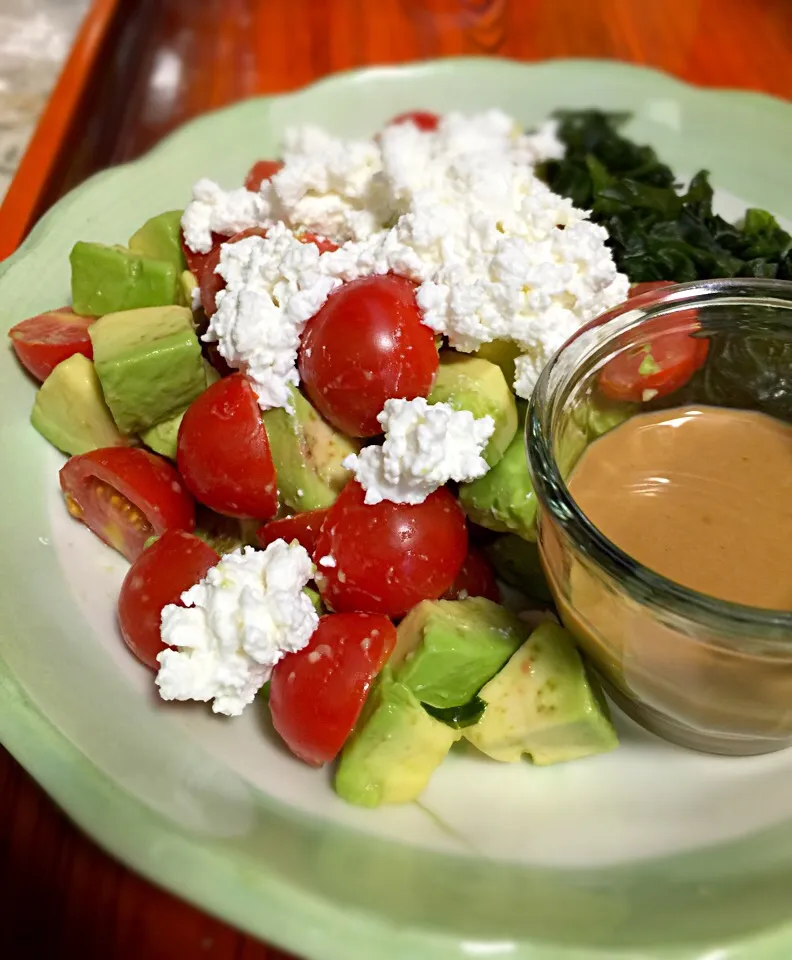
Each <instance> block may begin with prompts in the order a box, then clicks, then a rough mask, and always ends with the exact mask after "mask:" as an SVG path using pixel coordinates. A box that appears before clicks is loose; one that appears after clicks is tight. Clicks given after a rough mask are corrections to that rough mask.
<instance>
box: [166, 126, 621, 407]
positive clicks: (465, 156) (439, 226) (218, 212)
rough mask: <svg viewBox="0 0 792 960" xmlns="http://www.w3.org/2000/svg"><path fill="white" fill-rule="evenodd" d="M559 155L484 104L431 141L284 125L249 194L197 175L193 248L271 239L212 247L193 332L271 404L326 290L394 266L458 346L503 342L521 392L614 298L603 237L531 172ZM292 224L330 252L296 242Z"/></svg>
mask: <svg viewBox="0 0 792 960" xmlns="http://www.w3.org/2000/svg"><path fill="white" fill-rule="evenodd" d="M562 153H563V148H562V145H561V144H560V142H559V141H558V139H557V137H556V135H555V127H554V126H553V124H552V123H551V124H547V125H545V126H544V127H543V128H541V129H540V130H539V131H538V132H537V133H534V134H521V133H519V131H518V130H517V128H516V125H515V123H514V121H513V120H512V119H511V118H510V117H508V116H507V115H506V114H504V113H502V112H501V111H498V110H490V111H488V112H486V113H483V114H478V115H475V116H469V117H468V116H463V115H462V114H459V113H451V114H448V115H447V116H445V117H443V118H442V119H441V121H440V124H439V127H438V129H437V130H436V131H434V132H426V131H421V130H419V129H418V128H417V127H415V126H414V125H413V124H409V123H407V124H396V125H391V126H388V127H386V128H385V129H384V130H382V131H381V133H380V134H379V136H378V138H377V140H372V141H358V140H351V141H345V140H340V139H338V138H334V137H331V136H329V135H328V134H326V133H324V132H323V131H321V130H318V129H316V128H314V127H302V128H297V129H295V130H293V131H289V132H288V133H287V135H286V138H285V147H284V152H283V156H284V166H283V169H282V170H281V171H280V172H278V173H277V174H275V175H274V176H273V178H272V180H271V181H269V182H267V183H265V184H263V185H262V188H261V191H260V192H259V193H258V194H249V193H248V192H247V191H244V190H243V191H239V190H235V191H231V192H229V193H228V194H223V192H222V191H221V190H220V188H219V187H217V186H216V185H214V184H211V183H210V182H208V181H200V182H199V183H198V184H196V187H195V189H194V199H193V202H192V203H191V204H189V205H188V208H187V210H186V211H185V214H184V218H183V225H184V230H185V237H186V240H187V242H188V244H190V245H191V246H193V247H194V248H195V249H201V250H202V249H205V248H206V246H207V244H208V243H210V241H211V237H210V233H211V231H212V230H215V231H216V232H220V233H224V232H230V231H231V230H234V231H236V230H241V229H244V228H246V227H250V226H256V225H260V226H265V227H267V229H268V232H269V236H268V237H267V239H266V240H265V241H261V240H258V241H255V242H254V241H253V240H252V239H251V240H250V241H242V242H240V243H238V244H234V245H232V246H230V247H229V246H226V247H225V248H224V249H223V254H222V257H221V263H220V266H219V267H218V271H219V272H220V273H221V274H222V275H223V277H224V278H225V279H226V280H227V281H228V290H227V291H226V292H224V293H221V294H219V295H218V298H217V302H218V304H219V309H218V312H217V314H216V315H215V317H213V318H212V321H211V324H210V327H209V332H208V334H207V335H206V338H207V339H208V340H217V342H218V344H219V349H220V353H221V354H222V355H223V356H224V357H225V359H226V360H227V361H228V362H229V363H230V364H231V365H232V366H236V367H240V368H242V369H244V370H246V371H247V372H248V374H249V376H250V377H251V380H252V381H253V384H254V386H255V388H256V391H257V393H258V396H259V402H260V404H261V406H262V407H263V408H264V409H266V408H267V407H270V406H284V405H286V404H287V403H288V385H289V384H295V383H297V382H298V375H297V370H296V365H295V361H296V354H297V347H298V343H299V336H300V333H301V331H302V328H303V326H304V324H305V322H306V321H307V320H308V319H310V317H311V316H312V315H313V314H314V313H315V312H316V311H317V310H318V309H319V308H320V307H321V305H322V303H324V301H325V299H326V298H327V296H328V295H329V294H330V292H331V291H332V289H333V288H334V287H335V286H337V285H338V283H340V282H348V281H351V280H355V279H357V278H360V277H366V276H372V275H378V274H379V275H381V274H385V273H389V272H392V273H396V274H399V275H401V276H406V277H408V278H409V279H411V280H413V281H415V282H416V283H417V284H418V285H419V287H418V290H417V299H418V304H419V306H420V308H421V311H422V314H423V322H424V323H425V324H426V325H427V326H429V327H430V328H431V329H432V330H434V331H435V332H437V333H440V334H443V335H444V336H446V337H447V338H448V342H449V344H450V346H452V347H454V348H456V349H457V350H460V351H462V352H466V353H469V352H473V351H475V350H477V349H478V348H479V347H480V346H481V345H482V344H484V343H488V342H490V341H492V340H504V339H505V340H511V341H514V342H515V343H517V344H518V345H519V346H520V347H521V349H522V351H523V356H522V357H521V359H520V361H519V362H518V376H517V379H516V383H515V389H516V391H517V393H518V394H520V395H521V396H524V397H528V396H530V393H531V391H532V389H533V385H534V383H535V381H536V377H537V376H538V372H539V370H541V368H542V366H543V365H544V364H545V363H546V361H547V360H548V359H549V357H550V355H551V354H552V353H553V352H554V350H555V349H556V348H557V347H558V346H560V345H561V343H563V342H564V340H566V339H567V337H568V336H570V334H572V333H573V332H574V331H575V330H576V329H578V328H579V327H580V326H581V325H582V324H583V323H586V322H587V321H589V320H590V319H592V318H593V317H595V316H597V315H598V314H600V313H602V312H604V311H605V310H608V309H610V308H611V307H613V306H615V305H616V304H617V303H619V302H621V301H622V300H624V299H625V297H626V295H627V290H628V282H627V278H626V277H625V276H623V275H622V274H619V273H618V272H617V270H616V266H615V264H614V262H613V258H612V256H611V253H610V250H609V249H608V247H607V246H606V240H607V233H606V231H605V230H604V229H603V228H602V227H600V226H597V225H595V224H592V223H591V222H590V221H589V220H588V219H587V218H588V214H587V213H586V212H585V211H583V210H578V209H576V208H575V207H574V206H573V205H572V203H571V201H569V200H568V199H566V198H563V197H560V196H558V195H556V194H554V193H553V192H552V191H551V190H550V189H549V188H548V187H547V186H546V185H545V184H544V183H543V182H542V181H541V180H539V179H538V177H537V176H536V175H535V173H534V165H535V164H536V163H537V162H539V161H540V160H543V159H547V158H548V157H557V156H560V155H561V154H562ZM246 194H247V196H245V195H246ZM246 217H247V219H245V218H246ZM302 228H308V229H310V230H312V231H314V232H317V233H320V234H323V235H326V236H329V237H330V238H331V239H333V240H335V241H336V242H338V243H340V244H341V246H340V249H338V250H337V251H333V252H329V253H325V254H322V255H320V254H319V253H318V250H317V249H316V247H315V246H314V245H312V244H300V243H299V241H298V240H297V239H296V238H295V237H294V232H295V231H296V230H299V229H302ZM270 241H271V243H270ZM246 244H247V246H245V245H246ZM300 247H301V248H302V249H299V248H300ZM240 248H241V249H240Z"/></svg>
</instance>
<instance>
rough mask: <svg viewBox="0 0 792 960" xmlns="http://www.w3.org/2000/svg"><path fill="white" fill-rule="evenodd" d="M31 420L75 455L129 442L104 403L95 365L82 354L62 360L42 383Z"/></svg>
mask: <svg viewBox="0 0 792 960" xmlns="http://www.w3.org/2000/svg"><path fill="white" fill-rule="evenodd" d="M30 422H31V423H32V424H33V426H34V427H35V428H36V430H38V432H39V433H40V434H41V435H42V437H44V438H45V439H46V440H49V442H50V443H51V444H52V445H53V446H55V447H57V448H58V450H62V451H63V452H64V453H68V454H71V455H72V456H74V455H75V454H78V453H88V452H89V451H90V450H98V449H100V448H101V447H120V446H123V445H124V444H126V442H127V438H126V437H124V436H123V435H122V434H121V433H120V431H119V430H118V428H117V427H116V425H115V423H114V421H113V417H112V415H111V414H110V410H109V409H108V407H107V404H106V403H105V400H104V397H103V396H102V387H101V384H100V383H99V378H98V377H97V375H96V370H94V365H93V364H92V363H91V361H90V360H89V359H88V358H87V357H84V356H83V355H82V354H81V353H75V354H74V355H73V356H71V357H69V358H68V360H63V361H62V362H61V363H59V364H58V365H57V367H55V369H54V370H53V371H52V373H51V374H50V375H49V376H48V377H47V379H46V380H45V381H44V383H42V385H41V387H40V388H39V391H38V393H37V394H36V400H35V403H34V404H33V411H32V413H31V414H30Z"/></svg>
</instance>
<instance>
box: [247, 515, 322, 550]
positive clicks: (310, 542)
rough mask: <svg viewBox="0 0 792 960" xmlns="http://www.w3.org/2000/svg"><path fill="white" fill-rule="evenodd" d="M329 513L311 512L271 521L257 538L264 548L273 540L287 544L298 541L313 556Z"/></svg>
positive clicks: (261, 528)
mask: <svg viewBox="0 0 792 960" xmlns="http://www.w3.org/2000/svg"><path fill="white" fill-rule="evenodd" d="M327 513H328V511H327V510H309V511H308V512H307V513H295V515H294V516H293V517H283V518H282V519H281V520H270V522H269V523H265V524H264V526H263V527H259V529H258V531H257V533H256V536H257V537H258V541H259V543H260V544H261V546H262V547H266V546H267V545H268V544H270V543H272V541H273V540H285V541H286V542H287V543H291V541H292V540H296V541H297V542H298V543H300V544H302V546H304V547H305V549H306V550H307V551H308V553H310V554H312V553H313V551H314V547H315V546H316V541H317V539H318V537H319V531H320V530H321V529H322V524H323V523H324V521H325V517H326V516H327Z"/></svg>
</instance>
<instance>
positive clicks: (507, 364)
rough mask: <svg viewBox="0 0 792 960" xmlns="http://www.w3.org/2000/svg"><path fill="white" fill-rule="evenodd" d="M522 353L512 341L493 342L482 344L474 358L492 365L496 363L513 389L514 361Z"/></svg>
mask: <svg viewBox="0 0 792 960" xmlns="http://www.w3.org/2000/svg"><path fill="white" fill-rule="evenodd" d="M521 353H522V351H521V350H520V348H519V347H518V346H517V344H516V343H514V342H513V341H512V340H493V341H492V342H491V343H482V345H481V346H480V347H479V348H478V350H476V352H475V353H474V354H473V356H474V357H481V359H482V360H489V362H490V363H496V364H497V365H498V366H499V367H500V368H501V372H502V373H503V377H504V379H505V381H506V383H507V384H508V385H509V389H511V387H512V385H513V383H514V374H515V369H514V361H515V360H516V359H517V357H519V356H520V354H521Z"/></svg>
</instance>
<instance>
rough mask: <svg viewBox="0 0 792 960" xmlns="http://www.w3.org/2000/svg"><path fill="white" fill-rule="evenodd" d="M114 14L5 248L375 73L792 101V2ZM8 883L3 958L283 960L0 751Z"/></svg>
mask: <svg viewBox="0 0 792 960" xmlns="http://www.w3.org/2000/svg"><path fill="white" fill-rule="evenodd" d="M96 6H97V9H98V8H99V7H104V8H109V6H112V4H110V5H108V3H107V2H106V0H97V3H96ZM119 10H121V11H123V17H118V18H113V19H112V21H108V23H107V24H106V29H105V31H104V33H103V34H102V37H101V40H102V42H101V43H99V42H98V39H99V38H98V37H95V39H96V40H97V43H96V45H95V47H94V48H92V55H91V57H90V58H88V59H87V60H86V61H85V62H84V63H83V66H82V69H83V73H84V75H88V74H89V73H90V76H91V78H92V82H91V83H90V84H89V85H88V86H84V88H83V89H82V93H81V95H80V96H79V97H76V98H75V97H74V93H75V91H74V89H73V88H70V87H68V86H67V87H64V86H63V85H61V86H59V88H58V90H57V91H56V94H55V96H54V98H53V107H52V109H51V110H49V111H48V114H47V117H46V118H45V121H44V124H43V125H42V127H41V129H40V130H39V134H38V138H37V143H38V153H37V154H36V155H34V156H30V155H29V156H28V157H27V158H26V161H25V166H24V167H23V174H24V176H25V177H26V180H25V183H26V185H27V188H26V189H27V193H28V197H29V203H28V206H27V208H26V207H25V204H24V203H22V204H21V206H17V207H15V209H14V211H13V213H14V216H13V218H11V217H10V216H9V214H8V211H7V210H6V209H5V208H4V209H3V210H2V211H0V236H3V235H5V236H6V237H9V236H11V237H13V236H15V233H14V231H18V232H19V235H20V236H21V235H22V234H23V233H24V232H25V231H26V230H27V229H28V228H29V226H30V224H31V223H32V222H33V221H34V220H35V218H36V217H37V216H39V215H40V214H41V212H43V210H44V209H46V207H47V206H49V205H50V204H51V203H52V202H53V201H54V200H55V199H57V197H58V196H60V195H62V193H63V192H65V191H66V190H67V189H69V188H70V187H71V186H73V185H74V184H76V183H77V182H79V181H80V180H82V179H84V178H85V177H86V176H87V175H89V174H90V173H92V172H94V171H95V170H97V169H100V168H102V167H104V166H107V165H108V164H109V163H117V162H121V161H124V160H129V159H132V158H134V157H136V156H138V155H139V154H140V153H142V152H143V151H144V150H146V149H148V148H149V147H150V146H152V144H154V143H155V142H156V141H157V140H158V139H160V138H161V137H162V136H163V135H164V134H165V133H167V132H168V131H170V130H172V129H173V128H174V127H176V126H177V125H178V124H180V123H182V122H183V121H185V120H187V119H189V118H190V117H193V116H195V115H196V114H199V113H201V112H203V111H205V110H208V109H211V108H214V107H219V106H221V105H223V104H225V103H229V102H231V101H233V100H237V99H240V98H242V97H245V96H248V95H251V94H255V93H266V92H277V91H283V90H292V89H295V88H297V87H300V86H302V85H303V84H305V83H308V82H310V81H311V80H314V79H316V78H318V77H320V76H323V75H325V74H327V73H330V72H332V71H336V70H343V69H348V68H351V67H358V66H363V65H365V64H374V63H380V64H381V63H403V62H407V61H412V60H417V59H423V58H427V57H438V56H453V55H457V54H468V55H470V54H472V55H482V56H486V55H490V54H498V55H503V56H509V57H516V58H520V59H527V60H536V59H543V58H548V57H567V56H585V57H606V58H615V59H621V60H628V61H633V62H635V63H642V64H648V65H651V66H655V67H659V68H661V69H664V70H667V71H669V72H671V73H674V74H676V75H678V76H680V77H682V78H683V79H686V80H690V81H694V82H698V83H702V84H708V85H717V86H731V87H745V88H750V89H755V90H763V91H766V92H768V93H774V94H776V95H778V96H783V97H792V2H790V0H122V2H121V3H120V4H119ZM77 72H78V73H79V70H78V71H77ZM74 75H75V74H74V69H73V70H72V74H71V76H72V79H73V77H74ZM64 76H65V77H68V76H69V74H68V73H66V74H64ZM69 96H71V97H72V98H73V99H72V101H67V99H64V98H67V97H69ZM68 102H71V103H72V107H71V110H72V117H73V119H72V123H71V127H70V133H69V134H68V136H66V138H65V139H63V138H60V139H59V128H57V125H56V123H55V121H58V119H59V118H61V119H62V111H63V109H65V107H66V105H67V103H68ZM61 126H62V124H61ZM62 132H63V131H62V130H61V134H62ZM48 142H49V143H50V145H51V150H50V151H49V153H48V152H47V150H46V149H44V146H45V145H46V144H47V143H48ZM54 159H57V161H58V162H57V163H54V162H53V160H54ZM21 194H22V192H21V191H20V192H18V197H21ZM1 255H2V254H0V256H1ZM0 876H2V888H3V897H2V900H0V903H2V907H0V956H2V957H4V958H6V957H7V958H9V960H27V958H39V957H47V958H57V960H71V958H72V957H75V958H76V957H79V958H80V960H93V958H101V960H133V958H134V960H172V958H178V960H192V958H206V960H282V958H283V955H282V954H280V953H278V952H277V951H272V950H268V949H267V948H265V947H264V946H262V945H260V944H257V943H255V942H254V941H252V940H251V939H249V938H247V937H244V936H242V935H241V934H238V933H236V932H234V931H233V930H231V929H229V928H228V927H227V926H225V925H224V924H221V923H219V922H217V921H215V920H212V919H210V918H208V917H206V916H204V915H203V914H201V913H199V912H198V911H196V910H193V909H192V908H191V907H188V906H186V905H185V904H182V903H180V902H179V901H177V900H176V899H174V898H173V897H171V896H169V895H167V894H165V893H162V892H161V891H158V890H156V889H155V888H154V887H152V886H150V885H149V884H147V883H146V882H144V881H143V880H140V879H139V878H137V877H135V876H134V875H132V874H131V873H129V872H128V871H126V870H125V869H124V868H122V867H121V866H119V865H117V864H116V863H114V862H113V861H112V860H110V859H109V858H107V857H106V856H105V855H104V854H103V853H101V852H100V851H99V850H98V849H97V848H96V847H95V846H94V845H93V844H92V843H91V842H90V841H89V840H87V839H85V838H84V837H83V836H82V835H81V834H79V833H78V832H77V831H76V830H75V829H74V828H73V827H72V826H71V825H70V824H69V823H68V822H67V821H66V819H65V818H64V817H63V816H62V815H61V814H60V813H59V812H58V811H57V810H56V809H55V808H54V807H53V805H52V804H51V803H50V802H49V800H47V799H46V798H45V797H44V795H43V794H42V793H41V791H40V790H39V789H38V788H37V787H36V786H35V785H34V784H33V783H32V781H31V780H30V779H29V778H28V776H27V775H26V774H25V773H24V772H23V771H22V770H21V769H20V768H19V766H18V765H17V764H16V763H15V762H14V761H13V760H12V759H11V758H10V757H9V756H8V755H7V754H5V753H3V752H2V751H0Z"/></svg>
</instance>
